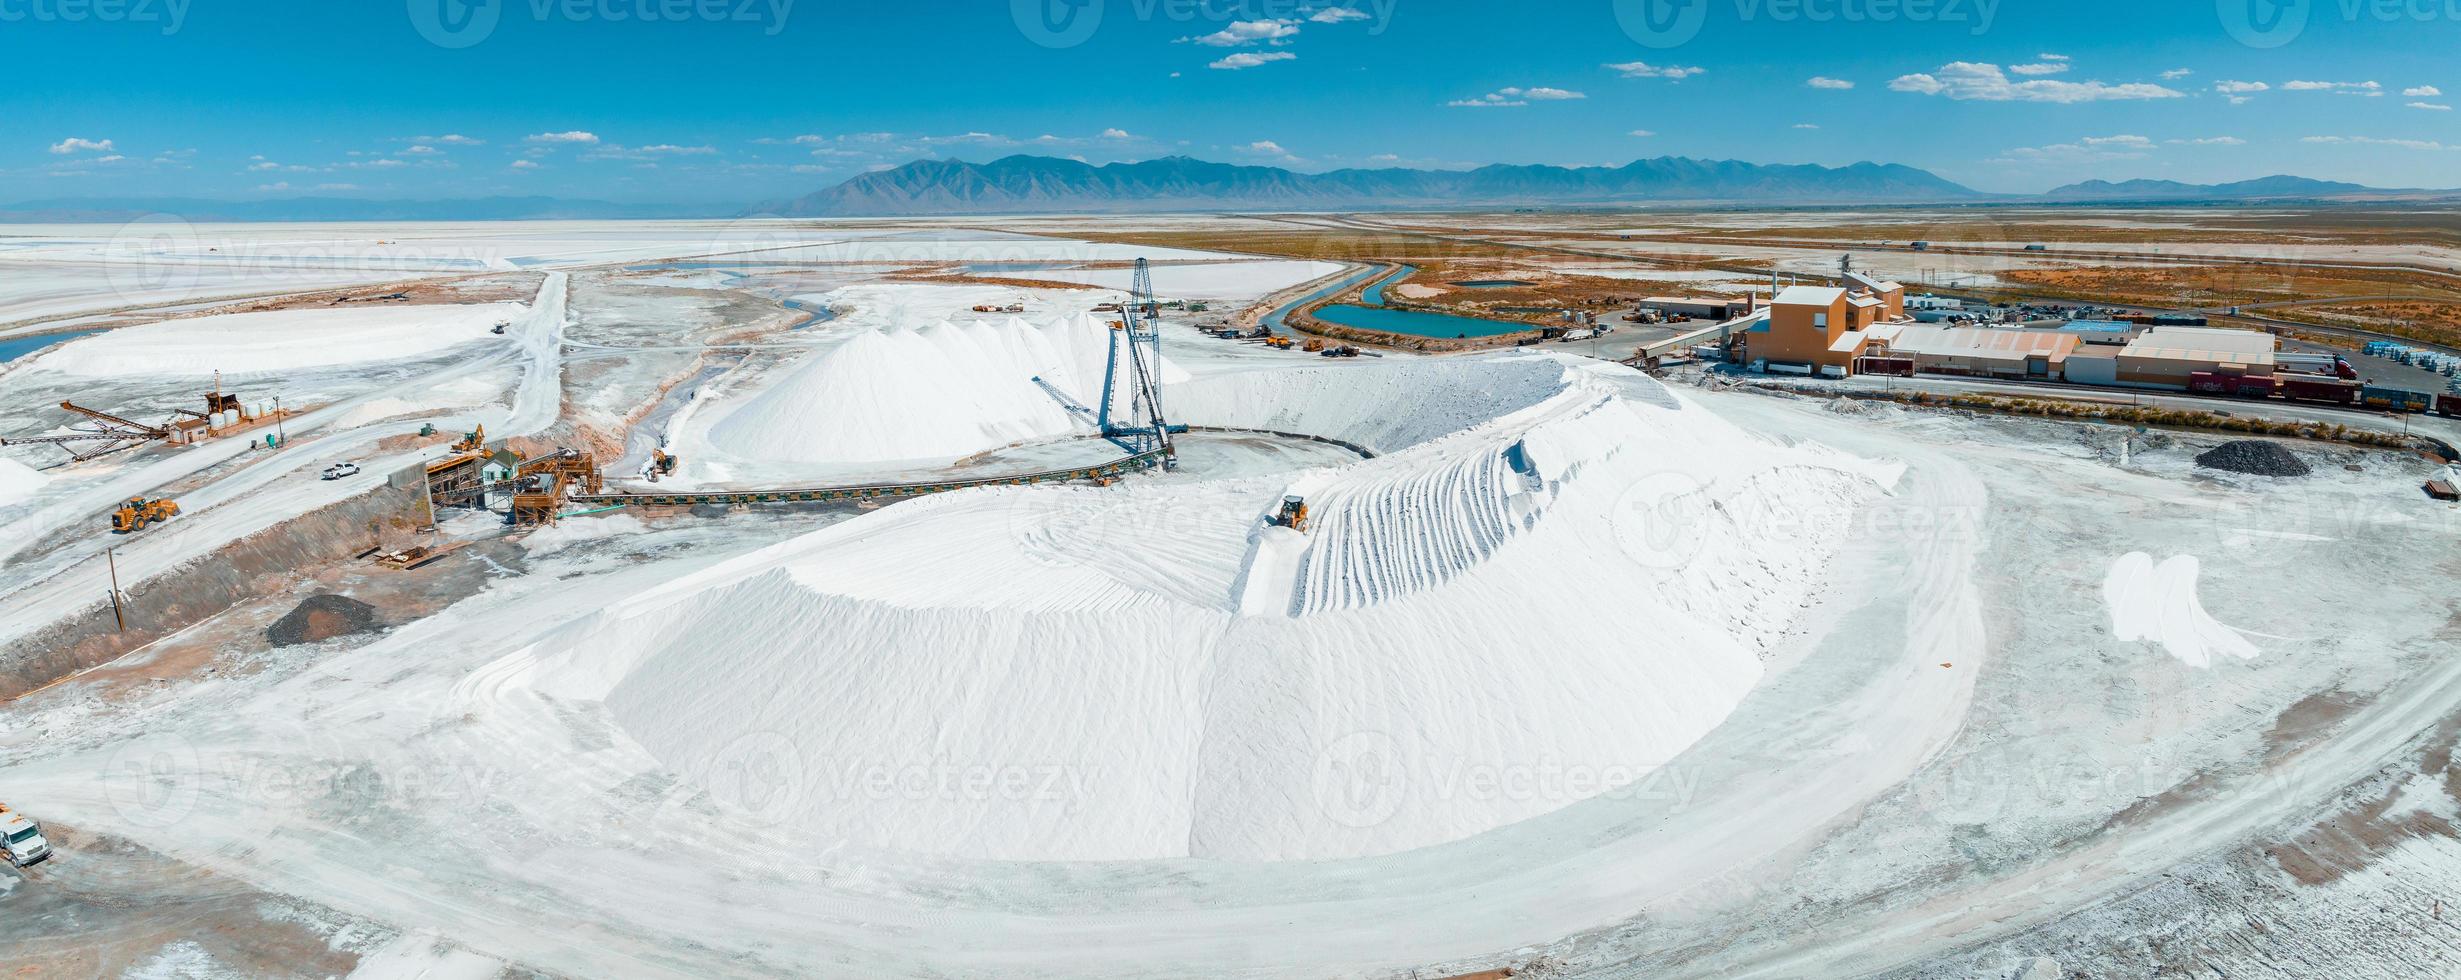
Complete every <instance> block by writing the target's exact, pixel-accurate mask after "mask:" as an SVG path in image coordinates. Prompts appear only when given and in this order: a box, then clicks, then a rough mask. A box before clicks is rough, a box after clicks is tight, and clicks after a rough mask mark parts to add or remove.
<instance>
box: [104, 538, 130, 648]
mask: <svg viewBox="0 0 2461 980" xmlns="http://www.w3.org/2000/svg"><path fill="white" fill-rule="evenodd" d="M103 561H104V562H105V563H106V564H108V565H110V566H111V622H112V623H113V624H115V625H116V626H118V628H119V632H122V633H126V632H128V617H127V615H126V614H124V613H122V612H121V611H120V555H119V552H118V551H116V550H113V549H109V548H106V549H104V550H103Z"/></svg>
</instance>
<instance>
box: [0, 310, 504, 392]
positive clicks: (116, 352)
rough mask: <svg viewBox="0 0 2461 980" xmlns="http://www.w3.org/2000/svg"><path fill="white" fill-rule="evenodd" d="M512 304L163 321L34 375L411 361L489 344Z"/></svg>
mask: <svg viewBox="0 0 2461 980" xmlns="http://www.w3.org/2000/svg"><path fill="white" fill-rule="evenodd" d="M528 312H529V307H527V306H524V305H522V304H519V303H480V304H459V305H449V306H377V307H365V308H354V309H337V308H325V309H312V310H271V311H267V312H262V313H226V314H220V315H216V316H204V317H197V318H195V319H191V320H166V321H163V322H161V323H150V324H146V325H144V326H139V327H127V328H124V329H120V330H112V331H109V332H106V333H101V334H96V335H94V336H92V337H86V338H83V339H80V340H76V341H72V342H70V343H68V344H65V345H63V346H61V347H60V348H59V349H58V350H55V351H52V352H51V353H48V354H45V355H43V356H41V357H39V358H37V359H35V361H34V363H33V365H32V366H33V367H35V368H39V369H44V370H51V371H58V372H60V373H63V374H73V375H79V376H83V377H129V376H136V375H150V376H163V375H191V376H193V375H205V374H212V373H213V372H215V371H220V372H222V373H223V375H224V376H226V377H244V376H247V375H252V374H270V373H275V372H282V371H297V370H303V369H310V368H328V367H342V366H347V365H352V364H365V363H375V362H382V361H399V360H410V359H414V358H421V357H428V356H431V355H435V354H439V353H442V352H444V351H446V350H448V349H451V348H453V347H457V346H460V345H463V344H471V343H478V342H481V341H485V340H487V339H489V334H490V332H491V330H492V329H493V327H494V326H495V324H496V323H497V322H498V321H502V320H508V319H512V318H514V317H518V316H522V315H524V314H526V313H528Z"/></svg>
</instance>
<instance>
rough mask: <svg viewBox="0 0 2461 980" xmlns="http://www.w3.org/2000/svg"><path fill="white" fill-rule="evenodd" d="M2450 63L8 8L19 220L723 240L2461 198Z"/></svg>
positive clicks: (2054, 6) (1178, 16)
mask: <svg viewBox="0 0 2461 980" xmlns="http://www.w3.org/2000/svg"><path fill="white" fill-rule="evenodd" d="M1046 4H1047V5H1049V6H1044V5H1046ZM1063 4H1067V5H1073V6H1062V5H1063ZM1047 25H1056V26H1057V27H1058V30H1057V31H1056V32H1055V31H1053V30H1052V29H1051V27H1050V26H1047ZM2456 51H2461V0H2134V2H2125V3H2117V2H2103V0H2084V2H2047V0H1568V2H1544V0H1533V2H1527V3H1472V2H1463V0H1351V2H1349V3H1348V4H1346V5H1341V6H1334V5H1332V4H1330V3H1328V2H1327V0H1244V2H1227V0H1207V2H1198V0H1014V2H1011V0H966V2H954V0H941V2H933V0H915V2H902V3H874V4H848V3H843V2H825V0H492V2H488V3H481V4H476V5H472V4H466V3H465V2H464V0H366V2H356V0H257V2H246V3H242V2H239V0H0V57H4V61H0V63H5V64H7V65H8V66H9V69H10V70H9V81H8V85H7V88H6V90H5V91H0V120H4V121H5V124H0V201H17V200H28V199H37V198H56V197H89V196H111V197H127V196H197V197H221V198H257V197H283V196H294V195H333V196H352V197H411V198H436V197H464V196H479V195H493V194H545V195H554V196H563V197H595V198H606V199H613V200H623V201H661V202H689V203H700V202H723V203H730V204H742V203H749V202H754V201H760V200H768V199H776V198H781V197H787V196H792V195H795V194H800V193H803V192H806V191H809V190H812V189H815V188H818V187H822V186H826V185H828V184H832V183H835V182H837V181H839V180H843V179H845V178H846V177H848V176H851V175H853V174H857V173H860V172H862V171H864V170H865V169H869V168H877V167H882V166H887V165H893V164H896V163H901V162H904V161H906V160H910V159H914V158H917V157H924V156H951V157H958V158H962V159H972V160H983V159H991V158H994V157H998V156H1003V155H1006V154H1009V153H1018V152H1029V153H1046V154H1049V155H1054V156H1074V157H1081V158H1084V159H1087V160H1089V161H1092V162H1096V163H1101V162H1108V161H1112V160H1123V159H1144V158H1149V157H1154V156H1162V155H1167V154H1173V153H1183V154H1187V155H1191V156H1197V157H1202V158H1206V159H1214V160H1226V161H1235V162H1256V163H1273V164H1279V165H1283V166H1290V167H1294V168H1297V169H1303V170H1324V169H1331V168H1335V167H1344V166H1389V165H1410V166H1440V167H1462V166H1470V165H1476V164H1483V163H1491V162H1507V163H1554V164H1568V165H1572V164H1602V163H1603V164H1620V163H1624V162H1627V161H1630V160H1632V159H1634V158H1638V157H1645V156H1659V155H1681V156H1700V157H1713V158H1736V159H1744V160H1751V161H1755V162H1767V163H1776V162H1786V163H1795V162H1812V163H1824V164H1844V163H1851V162H1854V161H1858V160H1877V161H1883V162H1895V163H1904V164H1909V165H1913V166H1919V167H1925V168H1928V169H1931V170H1934V171H1936V172H1938V173H1940V174H1942V175H1943V176H1946V177H1949V178H1951V179H1954V180H1958V181H1961V182H1964V183H1966V184H1969V185H1971V186H1974V187H1977V188H1981V189H1984V190H1994V191H2013V192H2030V191H2039V190H2043V189H2047V188H2049V187H2052V186H2055V185H2058V184H2061V183H2066V182H2070V181H2074V180H2079V179H2085V178H2089V177H2104V178H2114V179H2116V178H2125V177H2140V176H2141V177H2159V178H2171V179H2179V180H2192V181H2214V180H2232V179H2242V178H2248V177H2256V176H2263V175H2266V174H2272V173H2282V172H2289V173H2297V174H2302V175H2306V176H2314V177H2322V178H2332V179H2344V180H2354V181H2360V182H2364V183H2370V184H2375V185H2378V186H2405V187H2406V186H2436V187H2450V186H2461V118H2457V117H2456V113H2455V112H2454V111H2453V110H2452V109H2450V108H2448V107H2450V106H2453V105H2454V104H2456V100H2461V67H2457V66H2456V64H2455V59H2454V57H2453V54H2454V52H2456ZM1815 79H1818V80H1819V81H1815ZM1814 127H1816V128H1814Z"/></svg>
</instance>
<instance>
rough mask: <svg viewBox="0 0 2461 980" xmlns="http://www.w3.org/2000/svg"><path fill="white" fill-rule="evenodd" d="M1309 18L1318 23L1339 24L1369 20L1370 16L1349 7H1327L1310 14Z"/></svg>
mask: <svg viewBox="0 0 2461 980" xmlns="http://www.w3.org/2000/svg"><path fill="white" fill-rule="evenodd" d="M1307 19H1308V20H1310V21H1313V22H1315V23H1318V24H1339V23H1342V22H1343V21H1352V20H1367V19H1368V17H1367V15H1366V14H1365V13H1362V12H1360V11H1356V10H1352V9H1350V8H1348V7H1326V8H1325V9H1323V10H1319V11H1317V12H1315V13H1312V14H1309V15H1308V16H1307Z"/></svg>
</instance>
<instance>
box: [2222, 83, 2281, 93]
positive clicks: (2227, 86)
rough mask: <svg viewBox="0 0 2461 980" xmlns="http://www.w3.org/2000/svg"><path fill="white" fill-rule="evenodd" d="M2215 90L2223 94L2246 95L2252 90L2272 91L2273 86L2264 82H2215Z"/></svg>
mask: <svg viewBox="0 0 2461 980" xmlns="http://www.w3.org/2000/svg"><path fill="white" fill-rule="evenodd" d="M2213 90H2214V91H2216V92H2220V93H2222V94H2223V95H2246V94H2248V93H2250V92H2270V91H2272V90H2273V86H2270V85H2267V84H2265V83H2263V82H2215V83H2213Z"/></svg>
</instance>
